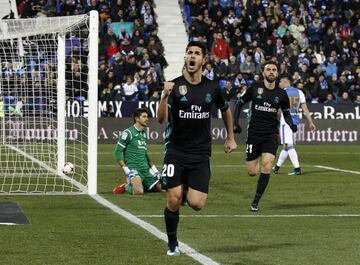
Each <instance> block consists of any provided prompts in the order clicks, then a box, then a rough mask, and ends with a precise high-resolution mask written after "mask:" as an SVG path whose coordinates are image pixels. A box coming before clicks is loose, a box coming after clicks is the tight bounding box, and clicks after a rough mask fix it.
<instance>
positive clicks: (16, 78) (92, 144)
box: [0, 11, 99, 194]
mask: <svg viewBox="0 0 360 265" xmlns="http://www.w3.org/2000/svg"><path fill="white" fill-rule="evenodd" d="M98 20H99V14H98V12H97V11H91V12H90V13H89V14H86V15H80V16H66V17H49V18H47V17H45V18H34V19H10V20H0V194H96V193H97V119H98V110H97V106H98V84H97V82H98V78H97V77H98V32H99V29H98V25H99V21H98ZM74 105H76V106H78V107H79V109H80V110H81V113H80V114H81V115H76V117H73V115H72V112H71V108H72V106H74ZM66 162H70V163H72V164H73V165H74V168H75V169H74V171H73V172H71V173H66V174H65V173H64V172H63V167H64V164H65V163H66Z"/></svg>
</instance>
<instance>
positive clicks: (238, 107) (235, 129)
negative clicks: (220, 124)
mask: <svg viewBox="0 0 360 265" xmlns="http://www.w3.org/2000/svg"><path fill="white" fill-rule="evenodd" d="M241 108H242V104H241V102H240V100H238V101H236V105H235V110H234V126H233V132H234V133H241V131H242V129H241V127H240V124H239V118H240V112H241Z"/></svg>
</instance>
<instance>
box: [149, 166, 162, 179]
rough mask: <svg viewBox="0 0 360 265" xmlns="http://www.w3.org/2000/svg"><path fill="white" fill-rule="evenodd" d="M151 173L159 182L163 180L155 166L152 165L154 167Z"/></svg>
mask: <svg viewBox="0 0 360 265" xmlns="http://www.w3.org/2000/svg"><path fill="white" fill-rule="evenodd" d="M150 173H151V174H152V175H153V176H154V178H156V179H158V180H160V179H161V173H160V172H159V170H157V168H156V167H155V165H152V167H151V168H150Z"/></svg>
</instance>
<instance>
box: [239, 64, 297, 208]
mask: <svg viewBox="0 0 360 265" xmlns="http://www.w3.org/2000/svg"><path fill="white" fill-rule="evenodd" d="M262 74H263V77H264V82H262V83H260V84H257V85H254V86H252V87H250V88H248V89H247V90H246V91H245V92H244V94H243V95H241V97H240V99H239V100H238V102H237V103H236V107H235V114H234V116H235V117H234V132H235V133H240V132H241V127H240V125H239V117H240V111H241V108H242V107H243V106H244V105H245V104H246V103H248V102H249V112H248V129H247V133H248V134H247V140H246V161H247V162H246V164H247V170H248V174H249V175H250V176H255V175H256V173H257V170H258V165H259V158H261V163H260V177H259V180H258V183H257V188H256V193H255V197H254V200H253V201H252V203H251V206H250V209H251V211H254V212H257V211H258V210H259V208H258V204H259V200H260V198H261V196H262V194H263V193H264V191H265V189H266V186H267V185H268V183H269V178H270V172H271V168H272V163H273V162H274V159H275V156H276V151H277V148H278V145H279V142H278V137H279V136H278V134H279V118H278V111H279V109H281V110H282V113H283V115H284V118H285V121H286V123H287V124H289V126H290V128H291V130H292V131H293V132H296V131H297V126H296V125H294V123H293V121H292V118H291V115H290V106H289V98H288V96H287V94H286V92H285V91H284V90H283V89H281V88H280V87H279V86H278V85H277V83H276V80H277V77H278V69H277V65H276V63H274V62H267V63H265V64H264V65H263V73H262Z"/></svg>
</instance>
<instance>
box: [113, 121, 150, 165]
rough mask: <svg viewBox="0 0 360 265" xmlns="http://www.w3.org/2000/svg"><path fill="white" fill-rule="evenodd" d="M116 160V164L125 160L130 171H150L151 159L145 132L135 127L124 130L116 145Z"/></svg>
mask: <svg viewBox="0 0 360 265" xmlns="http://www.w3.org/2000/svg"><path fill="white" fill-rule="evenodd" d="M114 158H115V160H116V162H119V161H120V160H124V161H125V164H126V166H127V167H128V168H129V169H132V170H138V171H148V170H149V157H148V154H147V138H146V133H145V131H139V130H138V129H137V128H136V127H135V126H131V127H130V128H127V129H126V130H124V131H123V132H122V133H121V135H120V138H119V141H118V142H117V144H116V147H115V151H114Z"/></svg>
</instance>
